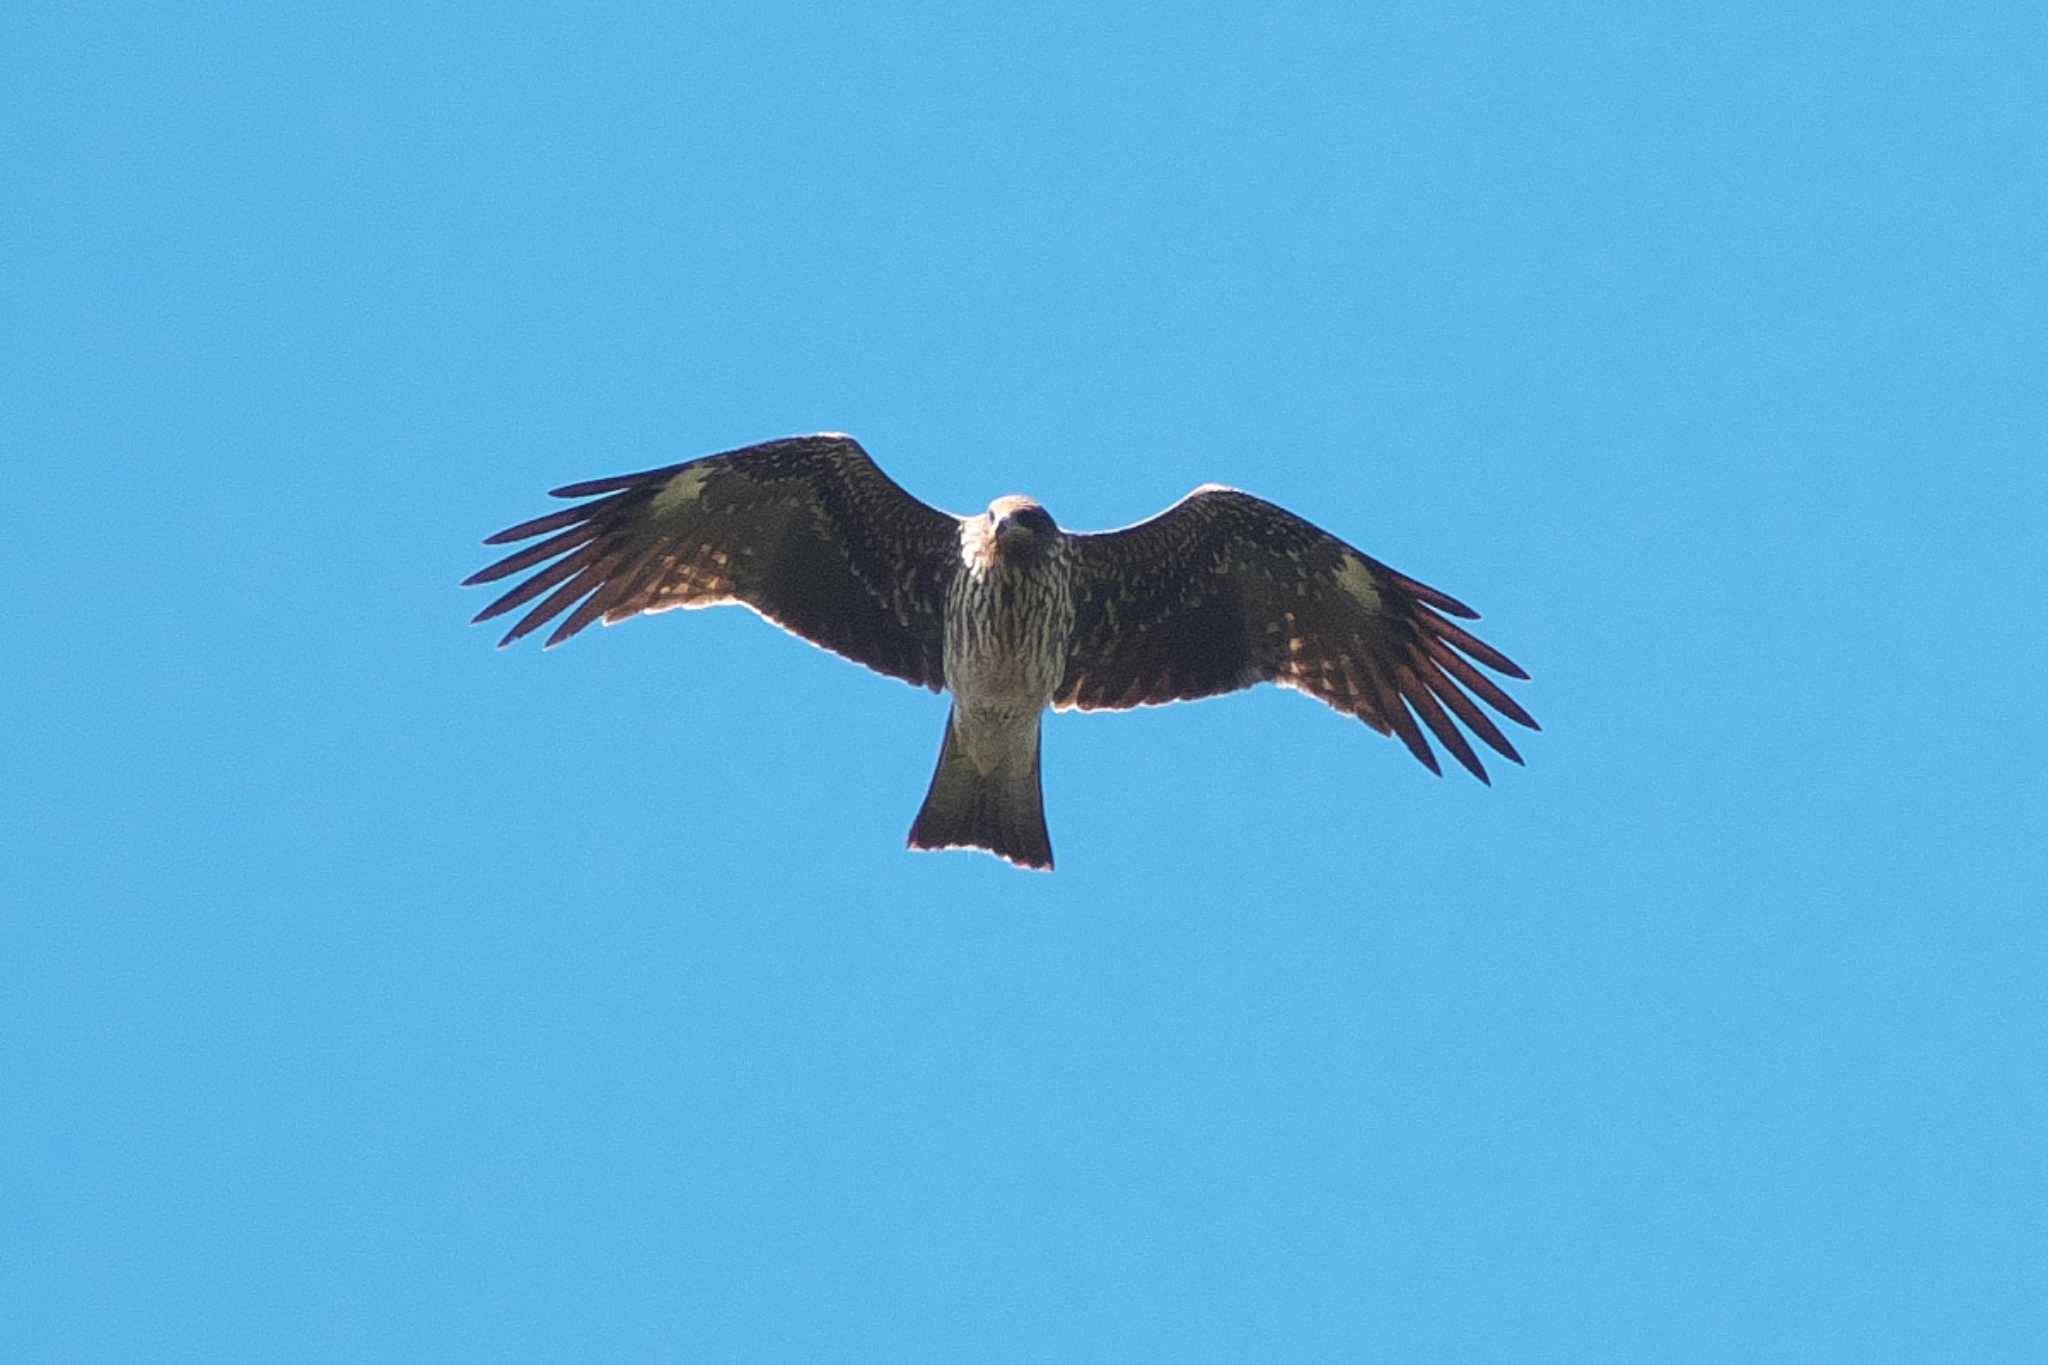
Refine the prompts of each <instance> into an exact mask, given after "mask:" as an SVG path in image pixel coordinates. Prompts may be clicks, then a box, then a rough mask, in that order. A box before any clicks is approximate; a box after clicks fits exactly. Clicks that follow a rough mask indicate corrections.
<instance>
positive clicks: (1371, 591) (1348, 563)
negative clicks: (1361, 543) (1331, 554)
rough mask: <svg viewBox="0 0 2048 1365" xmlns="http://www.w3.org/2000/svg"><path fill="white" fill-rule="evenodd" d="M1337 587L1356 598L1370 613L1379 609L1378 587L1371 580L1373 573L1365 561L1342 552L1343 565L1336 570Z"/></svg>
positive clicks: (1347, 552)
mask: <svg viewBox="0 0 2048 1365" xmlns="http://www.w3.org/2000/svg"><path fill="white" fill-rule="evenodd" d="M1337 586H1338V587H1340V588H1342V589H1344V591H1346V592H1348V593H1350V594H1351V595H1352V596H1353V597H1355V598H1357V599H1358V601H1359V602H1360V603H1362V604H1363V605H1364V606H1365V607H1366V608H1367V609H1368V610H1370V611H1378V610H1379V609H1380V585H1379V583H1378V582H1377V581H1376V580H1375V579H1374V578H1373V572H1372V570H1371V569H1369V568H1367V567H1366V565H1365V561H1364V560H1362V559H1360V558H1359V557H1358V556H1357V555H1355V554H1352V553H1351V552H1350V551H1348V550H1347V551H1345V552H1344V563H1343V566H1342V567H1341V568H1339V569H1338V570H1337Z"/></svg>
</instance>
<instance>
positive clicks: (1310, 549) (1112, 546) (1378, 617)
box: [1053, 485, 1537, 782]
mask: <svg viewBox="0 0 2048 1365" xmlns="http://www.w3.org/2000/svg"><path fill="white" fill-rule="evenodd" d="M1072 543H1073V545H1074V549H1075V553H1076V556H1077V563H1078V566H1079V574H1078V577H1077V580H1076V586H1075V608H1076V618H1075V622H1074V634H1073V645H1072V648H1071V651H1070V653H1069V656H1068V660H1067V670H1066V676H1065V677H1064V678H1063V679H1062V681H1061V683H1060V686H1059V690H1058V691H1057V692H1055V693H1054V694H1053V705H1054V706H1056V707H1059V708H1060V709H1062V710H1064V709H1067V708H1070V707H1079V708H1081V709H1083V710H1092V709H1098V708H1124V707H1132V706H1146V705H1152V704H1155V703H1160V702H1169V701H1183V700H1190V699H1193V698H1196V697H1209V696H1215V695H1216V694H1218V693H1222V692H1230V691H1234V690H1236V689H1237V688H1240V687H1250V686H1251V685H1253V684H1254V683H1259V682H1275V683H1278V684H1279V685H1280V686H1282V687H1291V688H1294V689H1296V690H1298V691H1302V692H1306V693H1308V694H1309V695H1310V696H1312V697H1315V698H1317V699H1319V700H1321V701H1324V702H1327V703H1329V704H1330V705H1331V706H1333V707H1335V708H1336V709H1337V710H1339V711H1343V712H1345V713H1347V714H1349V715H1353V716H1357V717H1358V718H1359V719H1360V720H1362V721H1364V722H1365V723H1366V724H1367V725H1370V726H1371V727H1372V728H1373V729H1375V730H1378V731H1379V732H1380V733H1381V734H1392V735H1397V736H1399V737H1400V739H1401V741H1402V742H1403V743H1404V744H1406V745H1407V746H1408V750H1409V752H1411V753H1412V754H1414V755H1415V757H1416V758H1417V759H1418V760H1420V761H1421V762H1422V763H1423V764H1424V765H1425V766H1427V767H1428V768H1429V769H1430V770H1431V771H1432V772H1436V771H1440V769H1439V768H1438V766H1437V761H1436V756H1435V753H1434V752H1433V751H1432V750H1431V749H1430V746H1429V741H1428V739H1426V738H1425V737H1424V735H1423V732H1422V728H1421V726H1420V725H1418V724H1417V723H1416V719H1417V717H1420V718H1421V723H1422V725H1427V726H1428V727H1429V731H1430V733H1431V734H1433V735H1435V736H1436V738H1437V740H1438V742H1439V743H1441V744H1442V745H1443V746H1444V748H1446V749H1448V750H1449V751H1450V752H1451V755H1452V756H1453V757H1455V758H1456V759H1457V760H1458V761H1459V762H1460V763H1462V764H1463V765H1464V766H1465V767H1466V769H1467V770H1469V771H1470V772H1471V773H1472V774H1473V776H1475V777H1477V778H1478V779H1479V780H1480V781H1482V782H1485V781H1487V780H1488V778H1487V776H1486V769H1485V767H1484V766H1483V765H1482V764H1481V763H1480V761H1479V757H1478V755H1477V754H1476V753H1474V752H1473V750H1472V746H1471V744H1469V743H1468V742H1467V741H1466V739H1465V736H1464V735H1463V734H1462V733H1461V732H1460V731H1459V729H1458V727H1457V726H1456V725H1455V724H1453V723H1452V721H1451V715H1455V716H1456V717H1457V718H1458V720H1460V721H1463V722H1464V725H1465V728H1466V729H1468V730H1470V731H1471V732H1472V733H1473V734H1474V735H1477V736H1478V737H1479V738H1480V739H1481V740H1483V741H1484V742H1485V743H1486V744H1487V745H1488V746H1489V747H1491V748H1492V749H1493V750H1494V751H1495V752H1497V753H1499V754H1501V755H1502V756H1504V757H1506V758H1509V759H1512V760H1513V761H1515V762H1517V763H1520V762H1521V761H1522V759H1521V755H1520V754H1518V753H1516V752H1515V748H1514V746H1513V745H1512V744H1510V743H1508V740H1507V737H1506V736H1505V735H1503V734H1502V733H1501V732H1500V727H1499V726H1497V725H1496V724H1494V722H1493V720H1492V718H1491V717H1489V716H1488V715H1487V714H1486V712H1485V711H1483V710H1481V709H1480V708H1479V706H1478V705H1477V704H1476V703H1475V701H1474V698H1477V699H1478V700H1479V701H1483V702H1485V703H1486V704H1487V705H1488V706H1490V707H1492V708H1493V709H1494V710H1495V711H1498V712H1499V713H1500V714H1501V715H1503V716H1506V717H1507V718H1508V719H1509V720H1512V721H1514V722H1516V723H1517V724H1520V725H1526V726H1528V727H1529V728H1530V729H1535V728H1537V726H1536V722H1535V720H1534V719H1532V718H1531V717H1530V715H1529V713H1528V712H1527V711H1525V710H1523V709H1522V708H1521V706H1520V705H1518V704H1517V703H1516V702H1515V700H1514V699H1513V698H1512V697H1510V696H1508V695H1507V693H1505V692H1503V691H1502V690H1501V688H1500V686H1499V685H1498V684H1497V683H1495V682H1494V681H1493V680H1492V679H1491V678H1489V677H1487V676H1486V675H1485V674H1484V673H1481V672H1480V671H1479V669H1478V668H1475V667H1474V666H1473V664H1474V661H1476V662H1477V663H1479V664H1483V665H1484V666H1485V667H1487V668H1490V669H1492V670H1493V671H1494V672H1496V673H1502V674H1505V675H1507V676H1508V677H1512V678H1527V677H1528V676H1529V675H1528V674H1526V673H1524V672H1523V671H1522V670H1521V669H1520V668H1519V667H1517V666H1516V664H1515V663H1514V661H1513V660H1511V659H1509V658H1508V657H1507V656H1506V655H1504V654H1502V653H1501V652H1500V651H1499V650H1497V649H1495V648H1493V647H1492V646H1491V645H1488V644H1486V643H1485V642H1483V641H1481V640H1479V639H1477V638H1476V637H1474V636H1473V635H1472V634H1470V633H1469V632H1467V631H1466V630H1465V629H1464V628H1463V627H1461V626H1458V625H1457V624H1455V623H1454V622H1452V621H1450V620H1449V619H1447V618H1448V617H1451V616H1458V617H1464V618H1466V619H1475V618H1476V617H1477V616H1478V613H1477V612H1475V611H1473V610H1472V609H1471V608H1470V607H1468V606H1466V605H1465V604H1464V603H1462V602H1460V601H1458V600H1457V599H1456V598H1454V597H1450V596H1448V595H1447V594H1444V593H1441V592H1438V591H1437V590H1436V589H1435V588H1431V587H1428V586H1427V585H1425V584H1422V583H1418V582H1416V581H1415V580H1414V579H1412V578H1409V577H1407V576H1405V575H1403V574H1399V573H1396V572H1394V570H1392V569H1390V568H1388V567H1387V566H1386V565H1384V564H1382V563H1380V562H1379V561H1378V560H1376V559H1372V558H1370V557H1368V556H1366V555H1364V554H1361V553H1360V552H1359V551H1357V550H1355V549H1353V548H1352V547H1351V546H1349V545H1347V544H1345V543H1344V542H1343V541H1341V540H1339V539H1337V538H1336V537H1335V536H1333V535H1331V534H1329V533H1328V532H1327V531H1324V530H1322V529H1321V528H1320V527H1317V526H1314V525H1312V524H1310V523H1309V522H1307V521H1304V520H1302V519H1301V518H1300V517H1297V516H1295V515H1294V514H1293V513H1292V512H1289V511H1287V510H1286V509H1285V508H1282V507H1277V506H1275V505H1274V504H1272V503H1270V502H1267V501H1265V500H1264V499H1263V498H1256V497H1253V496H1252V495H1251V494H1249V493H1241V492H1238V491H1237V490H1235V489H1230V488H1220V487H1217V486H1214V485H1211V486H1209V487H1206V488H1199V489H1196V490H1195V491H1194V492H1193V493H1190V494H1189V495H1188V496H1187V497H1185V498H1183V499H1181V500H1180V501H1179V502H1177V503H1175V504H1174V505H1173V506H1172V507H1169V508H1167V509H1166V511H1164V512H1162V513H1160V514H1159V515H1158V516H1156V517H1153V518H1152V519H1151V520H1150V521H1143V522H1139V523H1138V524H1137V525H1135V526H1127V527H1125V528H1124V529H1123V530H1120V531H1108V532H1103V533H1100V534H1095V535H1076V536H1074V537H1073V538H1072ZM1411 712H1412V714H1411Z"/></svg>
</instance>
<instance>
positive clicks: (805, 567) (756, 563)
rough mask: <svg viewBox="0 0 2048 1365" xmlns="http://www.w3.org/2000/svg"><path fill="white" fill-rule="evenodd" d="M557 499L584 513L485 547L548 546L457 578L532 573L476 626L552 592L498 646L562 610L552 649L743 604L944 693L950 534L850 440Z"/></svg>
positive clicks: (728, 456)
mask: <svg viewBox="0 0 2048 1365" xmlns="http://www.w3.org/2000/svg"><path fill="white" fill-rule="evenodd" d="M554 496H555V497H558V498H590V499H591V501H589V502H585V503H581V504H579V505H577V506H575V507H570V508H565V509H564V510H562V511H560V512H555V513H552V514H551V515H548V516H544V517H536V518H534V519H533V520H532V521H526V522H522V523H520V524H519V525H517V526H514V527H511V528H509V529H507V530H503V531H500V532H498V534H496V535H494V536H492V537H490V538H489V539H488V540H486V541H485V542H484V543H485V544H486V545H503V544H507V543H510V542H512V541H520V540H531V539H533V538H534V537H536V536H545V537H547V538H546V539H545V540H542V541H540V543H538V544H536V545H530V546H528V547H527V548H525V549H523V550H519V551H517V552H515V553H513V554H510V555H507V556H506V557H505V558H503V559H501V560H499V561H498V562H497V563H495V564H492V565H491V566H489V567H488V568H485V569H482V570H480V571H479V572H477V573H475V574H472V575H471V576H470V577H469V578H468V579H466V580H464V585H465V586H467V585H469V584H474V583H489V582H492V581H495V580H497V579H501V578H505V577H508V576H510V575H512V574H517V573H523V572H526V571H527V570H535V572H533V573H532V574H531V576H529V577H528V578H526V579H525V580H523V581H522V582H520V583H519V584H518V585H517V586H516V587H514V588H513V589H512V590H511V591H510V592H507V593H506V594H504V595H503V596H502V597H500V598H498V599H497V600H496V601H495V602H492V603H491V604H490V605H489V606H487V607H485V608H484V609H483V610H482V611H481V612H479V613H477V617H476V619H477V620H479V621H487V620H489V619H491V618H492V617H494V616H500V615H503V614H504V613H506V612H509V611H511V610H513V609H514V608H516V607H521V606H524V605H525V604H526V603H528V602H530V601H532V600H533V599H534V598H536V597H541V595H542V594H543V593H545V594H547V595H546V596H545V597H542V600H541V601H540V603H539V605H537V606H535V607H533V608H532V609H531V610H529V611H528V612H527V613H526V614H525V615H524V616H522V617H521V618H520V619H519V622H518V624H517V625H514V626H513V627H512V629H511V630H510V631H508V632H506V635H505V638H504V640H503V641H502V642H501V643H502V644H508V645H509V644H511V643H512V642H513V641H514V640H517V639H519V638H520V637H521V636H523V635H526V634H528V633H529V632H531V631H533V630H535V629H537V628H538V627H540V626H542V625H544V624H546V623H547V622H548V621H550V620H552V619H553V618H555V617H556V616H559V615H561V614H562V613H563V612H565V611H569V609H570V608H571V607H572V606H573V607H575V610H574V611H570V612H569V615H568V616H567V618H566V619H564V620H563V621H562V623H561V624H560V625H559V626H557V627H556V628H555V630H554V633H553V634H551V635H549V636H548V639H547V643H548V644H549V645H550V646H552V645H557V644H560V643H561V642H562V641H564V640H566V639H568V638H569V637H570V636H572V635H574V634H576V633H577V632H578V631H580V630H582V629H584V628H585V627H586V626H588V625H589V624H590V623H591V622H593V621H598V620H602V621H603V622H604V623H605V624H606V625H610V624H612V623H614V622H617V621H622V620H625V619H626V618H627V617H629V616H635V615H638V614H640V613H642V612H655V611H667V610H670V609H672V608H675V607H709V606H716V605H719V604H721V603H727V602H737V603H741V604H744V605H746V606H749V607H752V608H754V610H756V611H758V612H760V613H761V615H763V616H765V617H767V618H768V619H769V620H771V621H773V622H775V623H776V624H777V625H779V626H781V627H783V628H784V629H786V630H788V631H790V632H792V633H793V634H796V635H800V636H802V637H803V638H804V639H806V640H809V641H811V642H812V643H813V644H817V645H822V646H823V647H825V648H826V649H829V650H833V651H834V652H836V653H839V654H843V655H845V656H846V657H847V658H849V659H853V660H854V661H856V662H858V663H862V664H865V665H867V666H868V667H869V668H872V669H875V670H877V671H879V672H882V673H887V674H889V675H891V676H892V677H898V678H902V679H904V680H905V681H907V682H912V683H917V684H919V685H920V686H924V687H929V688H931V689H933V690H934V691H937V690H938V689H939V688H940V687H942V686H943V685H944V682H945V674H944V630H943V624H944V616H945V602H946V588H947V585H948V584H949V583H950V582H951V580H952V575H953V572H954V569H955V567H956V566H957V565H958V564H959V562H960V548H959V547H960V523H959V521H958V520H957V519H956V518H954V517H951V516H948V515H947V514H945V513H944V512H940V511H938V510H936V509H934V508H931V507H928V506H926V505H925V504H924V503H922V502H919V501H918V500H917V499H916V498H914V497H912V496H911V495H910V494H908V493H906V492H904V491H903V489H902V488H900V487H898V486H897V485H896V483H895V482H894V481H893V480H891V479H890V478H889V476H888V475H886V474H884V473H883V472H882V471H881V469H880V468H878V467H877V466H876V464H875V462H874V461H873V460H872V459H871V458H869V456H868V453H867V452H866V451H864V450H862V449H861V447H860V444H859V442H857V441H855V440H854V439H853V438H852V437H850V436H839V435H820V436H793V437H789V438H786V439H783V440H779V441H766V442H763V443H762V444H760V445H753V446H747V447H744V448H742V449H739V450H731V451H726V452H725V453H723V454H719V455H709V456H706V457H704V458H703V459H698V460H691V461H689V462H687V463H685V464H677V465H669V466H668V467H666V468H664V469H650V470H647V471H644V472H642V473H638V474H622V475H618V476H616V477H613V478H607V479H593V480H591V481H589V482H587V483H577V484H570V485H569V486H568V487H566V488H557V489H555V490H554ZM550 560H552V561H554V562H553V563H548V561H550ZM541 565H545V566H546V567H538V566H541ZM578 603H580V605H578Z"/></svg>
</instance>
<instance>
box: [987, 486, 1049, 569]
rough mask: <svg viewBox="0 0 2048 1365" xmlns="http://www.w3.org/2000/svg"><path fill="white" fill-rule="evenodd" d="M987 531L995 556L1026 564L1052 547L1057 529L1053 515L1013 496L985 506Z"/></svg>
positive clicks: (1025, 498)
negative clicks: (986, 507) (991, 540)
mask: <svg viewBox="0 0 2048 1365" xmlns="http://www.w3.org/2000/svg"><path fill="white" fill-rule="evenodd" d="M988 523H989V532H990V534H991V535H992V536H993V537H994V539H995V545H996V553H997V554H999V555H1001V556H1002V557H1003V558H1005V559H1009V560H1014V561H1020V562H1021V561H1029V560H1031V559H1035V558H1037V557H1038V556H1039V555H1041V554H1043V553H1044V552H1045V549H1046V547H1047V546H1049V545H1051V544H1052V542H1053V538H1054V537H1055V536H1057V535H1058V534H1059V530H1060V528H1059V527H1058V526H1057V525H1055V524H1054V522H1053V519H1052V513H1050V512H1048V511H1046V510H1045V509H1044V508H1043V507H1040V506H1039V505H1038V504H1037V503H1035V502H1033V501H1032V500H1031V499H1030V498H1027V497H1024V496H1023V495H1022V494H1018V493H1012V494H1010V495H1009V496H1008V497H1004V498H997V499H996V500H995V501H994V502H992V503H990V504H989V505H988Z"/></svg>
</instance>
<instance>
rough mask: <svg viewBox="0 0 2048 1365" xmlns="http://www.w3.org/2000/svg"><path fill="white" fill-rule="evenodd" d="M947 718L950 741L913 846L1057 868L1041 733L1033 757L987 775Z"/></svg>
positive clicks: (920, 813) (912, 836)
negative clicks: (972, 851)
mask: <svg viewBox="0 0 2048 1365" xmlns="http://www.w3.org/2000/svg"><path fill="white" fill-rule="evenodd" d="M953 726H954V717H953V716H952V715H950V714H949V715H948V716H947V717H946V740H945V743H944V744H942V745H940V746H939V766H938V768H937V770H936V771H934V772H933V773H932V785H931V790H929V791H927V792H926V793H925V795H924V807H923V809H921V810H919V811H918V813H917V819H916V821H915V822H913V823H912V824H911V826H910V846H911V847H912V848H981V849H987V850H988V851H989V852H990V853H993V854H995V855H996V856H997V857H999V858H1007V859H1009V860H1010V861H1011V862H1013V863H1015V864H1017V865H1018V866H1019V867H1036V868H1043V869H1045V870H1046V871H1051V869H1052V837H1051V836H1050V835H1049V834H1047V833H1046V830H1045V797H1044V794H1043V793H1042V792H1041V791H1040V790H1039V785H1038V748H1039V745H1038V735H1037V733H1036V727H1034V729H1033V734H1032V736H1031V759H1030V762H1029V763H1028V764H1026V763H1025V762H1024V761H1023V759H1022V757H1021V755H1020V756H1019V757H1018V758H1015V759H1012V760H1011V761H1009V762H1006V763H1003V764H1001V765H999V766H998V767H996V769H995V770H994V771H992V772H988V773H984V772H982V771H981V770H980V769H979V768H977V767H975V766H974V762H973V760H971V759H970V758H968V757H967V751H966V750H965V749H963V748H961V746H960V739H959V736H958V735H956V734H955V733H954V729H953Z"/></svg>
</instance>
